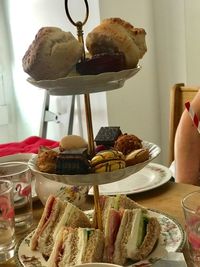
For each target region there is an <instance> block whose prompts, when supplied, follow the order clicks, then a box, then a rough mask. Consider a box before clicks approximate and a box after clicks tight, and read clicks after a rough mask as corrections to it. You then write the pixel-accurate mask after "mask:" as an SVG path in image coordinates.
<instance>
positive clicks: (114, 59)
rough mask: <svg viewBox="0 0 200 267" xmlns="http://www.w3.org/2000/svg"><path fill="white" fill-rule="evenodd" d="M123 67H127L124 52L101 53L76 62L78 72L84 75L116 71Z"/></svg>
mask: <svg viewBox="0 0 200 267" xmlns="http://www.w3.org/2000/svg"><path fill="white" fill-rule="evenodd" d="M123 69H126V62H125V57H124V54H123V53H112V54H105V53H104V54H99V55H95V56H93V57H92V58H88V59H86V60H85V61H82V62H79V63H77V64H76V70H77V72H78V73H80V74H83V75H95V74H99V73H103V72H116V71H120V70H123Z"/></svg>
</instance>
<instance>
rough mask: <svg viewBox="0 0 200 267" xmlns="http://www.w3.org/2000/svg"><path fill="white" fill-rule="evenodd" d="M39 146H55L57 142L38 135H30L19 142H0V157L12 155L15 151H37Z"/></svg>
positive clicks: (57, 144)
mask: <svg viewBox="0 0 200 267" xmlns="http://www.w3.org/2000/svg"><path fill="white" fill-rule="evenodd" d="M40 146H46V147H49V148H55V147H58V146H59V142H57V141H53V140H50V139H45V138H41V137H38V136H30V137H28V138H27V139H25V140H23V141H21V142H12V143H5V144H0V157H3V156H8V155H13V154H17V153H35V154H37V153H38V149H39V148H40Z"/></svg>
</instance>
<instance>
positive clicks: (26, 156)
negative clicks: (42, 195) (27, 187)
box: [0, 153, 37, 201]
mask: <svg viewBox="0 0 200 267" xmlns="http://www.w3.org/2000/svg"><path fill="white" fill-rule="evenodd" d="M33 155H35V154H33V153H18V154H13V155H8V156H4V157H0V163H4V162H12V161H22V162H28V161H29V160H30V159H31V158H32V156H33ZM32 179H33V181H32V187H31V190H32V198H33V200H36V199H37V194H36V192H35V178H34V177H33V178H32ZM18 200H20V199H17V200H16V201H18Z"/></svg>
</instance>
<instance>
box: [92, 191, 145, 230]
mask: <svg viewBox="0 0 200 267" xmlns="http://www.w3.org/2000/svg"><path fill="white" fill-rule="evenodd" d="M99 202H100V210H101V215H102V224H103V227H105V222H106V218H107V216H108V212H109V210H110V209H111V208H114V209H116V210H119V209H136V208H140V209H142V210H143V212H147V209H146V207H144V206H142V205H140V204H139V203H137V202H135V201H134V200H132V199H130V198H129V197H127V196H126V195H116V196H104V195H101V196H100V200H99ZM93 225H96V217H95V216H94V217H93Z"/></svg>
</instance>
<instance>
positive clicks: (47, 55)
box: [22, 27, 83, 80]
mask: <svg viewBox="0 0 200 267" xmlns="http://www.w3.org/2000/svg"><path fill="white" fill-rule="evenodd" d="M82 53H83V46H82V44H80V43H79V41H78V40H77V39H76V38H75V37H74V36H73V35H72V33H71V32H65V31H63V30H61V29H60V28H57V27H43V28H41V29H40V30H39V31H38V33H37V34H36V36H35V39H34V40H33V42H32V44H31V45H30V46H29V48H28V50H27V51H26V53H25V55H24V57H23V59H22V66H23V69H24V71H25V72H26V73H28V74H29V75H30V76H31V77H32V78H34V79H35V80H53V79H57V78H61V77H65V76H66V75H67V74H68V73H69V72H70V71H71V70H72V69H73V67H74V66H75V65H76V63H77V62H78V61H79V59H80V58H81V56H82Z"/></svg>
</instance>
